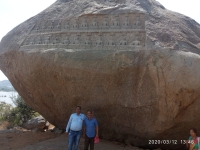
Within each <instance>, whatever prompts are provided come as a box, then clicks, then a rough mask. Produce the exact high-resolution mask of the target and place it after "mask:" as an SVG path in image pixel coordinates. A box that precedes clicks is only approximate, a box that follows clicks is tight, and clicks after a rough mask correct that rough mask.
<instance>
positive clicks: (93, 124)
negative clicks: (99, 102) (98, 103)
mask: <svg viewBox="0 0 200 150" xmlns="http://www.w3.org/2000/svg"><path fill="white" fill-rule="evenodd" d="M98 134H99V128H98V123H97V120H96V119H95V118H93V116H92V111H90V110H89V111H87V118H85V120H84V129H83V135H84V136H85V145H84V150H88V147H89V145H90V150H94V138H95V137H98Z"/></svg>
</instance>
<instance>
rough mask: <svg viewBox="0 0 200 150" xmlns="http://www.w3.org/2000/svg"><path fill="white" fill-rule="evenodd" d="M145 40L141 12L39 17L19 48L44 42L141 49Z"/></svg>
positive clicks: (84, 47)
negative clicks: (40, 18) (62, 17)
mask: <svg viewBox="0 0 200 150" xmlns="http://www.w3.org/2000/svg"><path fill="white" fill-rule="evenodd" d="M145 39H146V31H145V16H144V14H142V13H140V14H139V13H130V14H119V15H97V14H96V15H87V16H81V17H79V18H72V19H70V20H69V19H62V20H40V21H39V22H37V24H36V25H35V27H34V28H33V30H32V31H31V33H30V35H29V36H27V38H26V39H25V41H24V42H23V46H22V47H24V48H28V47H31V46H33V45H34V46H37V45H38V46H39V45H40V47H41V46H43V45H44V46H45V45H48V46H52V47H53V46H59V47H61V48H62V47H63V48H70V49H91V48H92V49H110V50H111V49H127V48H128V49H129V48H133V47H134V48H140V49H142V48H144V47H145Z"/></svg>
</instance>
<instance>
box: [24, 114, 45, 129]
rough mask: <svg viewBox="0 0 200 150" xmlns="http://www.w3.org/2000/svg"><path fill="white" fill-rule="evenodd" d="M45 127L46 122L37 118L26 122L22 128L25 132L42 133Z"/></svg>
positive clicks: (40, 117)
mask: <svg viewBox="0 0 200 150" xmlns="http://www.w3.org/2000/svg"><path fill="white" fill-rule="evenodd" d="M45 126H46V120H45V119H44V117H42V116H38V117H35V118H32V119H30V120H28V122H26V123H24V124H23V125H22V127H24V128H25V129H27V130H35V131H43V129H44V128H45Z"/></svg>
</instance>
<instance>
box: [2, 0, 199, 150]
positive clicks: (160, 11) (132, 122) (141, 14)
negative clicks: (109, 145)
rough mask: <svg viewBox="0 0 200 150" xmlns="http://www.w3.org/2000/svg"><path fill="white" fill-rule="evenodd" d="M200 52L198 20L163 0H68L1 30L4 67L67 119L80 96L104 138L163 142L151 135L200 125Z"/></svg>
mask: <svg viewBox="0 0 200 150" xmlns="http://www.w3.org/2000/svg"><path fill="white" fill-rule="evenodd" d="M199 53H200V25H199V24H198V23H196V22H195V21H194V20H192V19H191V18H188V17H186V16H183V15H181V14H178V13H174V12H172V11H169V10H167V9H165V8H164V6H162V5H161V4H159V3H158V2H157V1H154V0H146V1H144V0H107V1H105V0H91V1H88V0H62V1H61V0H60V1H56V2H55V3H54V4H53V5H51V6H50V7H49V8H47V9H46V10H44V11H43V12H41V13H40V14H38V15H36V16H35V17H32V18H30V19H29V20H27V21H25V22H24V23H22V24H20V25H19V26H17V27H15V28H14V29H13V30H12V31H10V32H9V33H8V34H7V35H6V36H5V37H4V38H3V39H2V41H1V43H0V69H1V70H2V71H3V72H4V73H5V75H6V76H7V77H8V78H9V80H10V81H11V83H12V84H13V86H14V88H15V89H16V90H17V91H18V92H19V94H20V95H21V96H22V97H23V98H24V100H25V101H26V103H27V104H28V105H30V106H31V107H32V108H34V109H35V110H36V111H38V112H39V113H41V114H42V115H43V116H44V117H45V118H46V119H47V120H48V121H50V122H51V123H52V124H54V125H56V126H58V127H59V128H61V129H65V126H66V124H67V121H68V118H69V116H70V114H71V113H72V112H74V109H75V106H76V105H81V106H82V108H83V110H82V111H83V112H84V113H85V112H86V111H87V109H91V110H93V111H94V113H95V117H96V118H97V119H98V122H99V126H100V137H101V138H104V139H112V140H117V141H121V142H125V143H131V144H133V145H135V146H144V147H149V148H150V147H155V148H156V147H158V148H159V147H161V148H162V147H163V148H165V146H166V145H152V144H149V141H148V140H149V139H173V140H175V139H176V140H178V142H180V140H181V139H182V140H183V139H187V137H188V132H189V129H190V128H191V127H193V126H194V125H196V127H197V129H198V130H200V128H198V127H200V122H198V120H199V115H200V110H199V104H200V84H199V79H200V78H199V75H200V67H199V64H200V56H199ZM167 147H168V148H169V147H171V149H176V145H173V144H170V145H167Z"/></svg>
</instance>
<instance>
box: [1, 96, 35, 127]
mask: <svg viewBox="0 0 200 150" xmlns="http://www.w3.org/2000/svg"><path fill="white" fill-rule="evenodd" d="M12 101H13V103H14V104H15V105H16V107H14V108H13V109H11V111H10V112H9V114H7V115H4V120H7V121H9V122H11V123H13V125H22V124H23V123H25V122H27V121H28V120H29V119H31V118H33V117H35V116H38V113H37V112H35V111H34V110H33V109H32V108H31V107H29V106H28V105H27V104H26V103H25V102H24V100H23V99H22V97H21V96H19V95H18V96H17V97H13V98H12Z"/></svg>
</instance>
